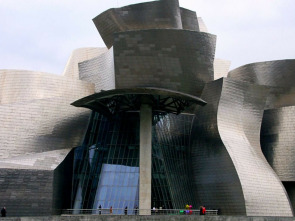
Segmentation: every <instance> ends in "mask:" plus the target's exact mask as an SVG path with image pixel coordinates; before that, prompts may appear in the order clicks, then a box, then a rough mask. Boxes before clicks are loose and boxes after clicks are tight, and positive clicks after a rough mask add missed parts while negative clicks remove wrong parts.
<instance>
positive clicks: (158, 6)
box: [93, 0, 182, 48]
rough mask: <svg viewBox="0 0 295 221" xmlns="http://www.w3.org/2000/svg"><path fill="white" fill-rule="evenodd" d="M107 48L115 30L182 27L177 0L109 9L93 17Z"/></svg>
mask: <svg viewBox="0 0 295 221" xmlns="http://www.w3.org/2000/svg"><path fill="white" fill-rule="evenodd" d="M93 22H94V24H95V26H96V28H97V30H98V31H99V33H100V35H101V37H102V39H103V40H104V42H105V44H106V46H107V47H108V48H110V47H112V45H113V41H114V39H113V34H114V33H116V32H122V31H128V30H140V29H152V28H159V29H161V28H162V29H165V28H176V29H182V22H181V15H180V10H179V3H178V0H161V1H153V2H146V3H140V4H135V5H129V6H125V7H122V8H112V9H109V10H107V11H105V12H103V13H101V14H100V15H98V16H97V17H95V18H94V19H93Z"/></svg>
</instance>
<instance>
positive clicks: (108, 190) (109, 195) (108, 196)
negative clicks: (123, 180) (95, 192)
mask: <svg viewBox="0 0 295 221" xmlns="http://www.w3.org/2000/svg"><path fill="white" fill-rule="evenodd" d="M111 190H112V188H107V194H106V198H105V199H106V200H110V198H111V192H112V191H111Z"/></svg>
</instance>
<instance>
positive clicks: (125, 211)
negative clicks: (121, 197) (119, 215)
mask: <svg viewBox="0 0 295 221" xmlns="http://www.w3.org/2000/svg"><path fill="white" fill-rule="evenodd" d="M127 212H128V207H127V206H126V207H125V210H124V214H125V215H127Z"/></svg>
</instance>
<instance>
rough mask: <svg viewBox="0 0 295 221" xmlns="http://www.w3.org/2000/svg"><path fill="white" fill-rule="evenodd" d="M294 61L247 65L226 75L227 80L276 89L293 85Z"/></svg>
mask: <svg viewBox="0 0 295 221" xmlns="http://www.w3.org/2000/svg"><path fill="white" fill-rule="evenodd" d="M294 70H295V59H290V60H276V61H266V62H258V63H252V64H247V65H244V66H241V67H239V68H236V69H234V70H232V71H230V72H229V73H228V78H232V79H236V80H241V81H246V82H250V83H255V84H259V85H268V86H276V87H293V86H294V85H295V71H294Z"/></svg>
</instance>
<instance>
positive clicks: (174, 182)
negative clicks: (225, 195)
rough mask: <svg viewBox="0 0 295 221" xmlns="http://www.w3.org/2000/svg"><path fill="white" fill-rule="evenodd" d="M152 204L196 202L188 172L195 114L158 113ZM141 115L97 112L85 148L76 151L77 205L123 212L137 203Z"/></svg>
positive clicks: (170, 205)
mask: <svg viewBox="0 0 295 221" xmlns="http://www.w3.org/2000/svg"><path fill="white" fill-rule="evenodd" d="M153 119H154V120H153V122H154V123H153V129H152V130H153V131H152V135H153V137H152V206H155V207H157V208H159V207H162V208H166V209H168V208H183V207H184V205H185V204H186V203H190V204H194V201H193V199H194V197H193V196H192V191H191V188H192V187H191V182H190V177H189V176H190V173H189V167H188V165H189V157H190V149H189V136H190V130H191V123H192V120H193V116H191V115H173V114H168V115H157V114H156V115H154V117H153ZM138 192H139V113H137V112H132V113H123V114H118V115H116V116H115V117H114V118H112V119H107V118H105V117H103V116H102V115H100V114H98V113H96V112H93V114H92V117H91V120H90V123H89V128H88V131H87V134H86V136H85V140H84V144H83V146H82V147H79V148H76V150H75V162H74V178H73V192H72V196H73V197H72V208H73V209H98V208H99V206H100V205H101V207H102V208H103V209H109V208H110V207H111V206H112V208H113V213H114V214H116V213H119V214H122V213H123V212H124V211H123V209H124V208H125V207H126V206H127V207H128V208H129V209H130V210H129V211H128V213H132V209H133V208H135V207H136V206H138V205H139V203H138V200H139V196H138Z"/></svg>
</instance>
